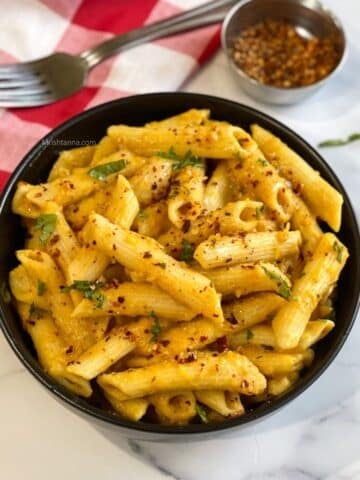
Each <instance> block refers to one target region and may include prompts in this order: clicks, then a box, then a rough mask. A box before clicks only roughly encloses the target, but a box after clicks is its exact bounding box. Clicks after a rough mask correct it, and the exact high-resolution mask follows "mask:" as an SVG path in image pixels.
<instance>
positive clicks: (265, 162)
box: [258, 157, 268, 167]
mask: <svg viewBox="0 0 360 480" xmlns="http://www.w3.org/2000/svg"><path fill="white" fill-rule="evenodd" d="M258 162H259V163H260V165H262V166H263V167H266V165H268V162H267V160H265V158H261V157H260V158H258Z"/></svg>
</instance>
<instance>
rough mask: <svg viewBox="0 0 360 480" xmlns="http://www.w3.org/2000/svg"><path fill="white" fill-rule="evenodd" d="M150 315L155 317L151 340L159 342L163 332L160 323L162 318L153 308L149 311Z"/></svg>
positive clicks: (151, 329)
mask: <svg viewBox="0 0 360 480" xmlns="http://www.w3.org/2000/svg"><path fill="white" fill-rule="evenodd" d="M149 317H151V318H152V319H153V324H152V325H151V328H150V332H151V334H152V336H151V338H150V341H151V342H157V340H158V338H159V336H160V334H161V325H160V320H159V317H158V316H157V315H156V313H155V312H154V311H153V310H151V312H150V313H149Z"/></svg>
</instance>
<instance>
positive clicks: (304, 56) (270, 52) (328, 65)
mask: <svg viewBox="0 0 360 480" xmlns="http://www.w3.org/2000/svg"><path fill="white" fill-rule="evenodd" d="M230 53H231V56H232V58H233V60H234V62H235V64H236V65H237V66H238V67H239V68H240V69H241V70H242V71H243V72H244V73H246V74H247V75H248V76H249V77H251V78H253V79H255V80H257V81H258V82H260V83H263V84H266V85H269V86H273V87H278V88H294V87H304V86H307V85H311V84H313V83H316V82H318V81H319V80H321V79H323V78H325V77H327V76H328V75H329V73H330V72H331V71H332V70H334V68H335V67H336V65H337V64H338V63H339V61H340V57H341V49H340V46H339V44H338V42H337V41H336V39H335V37H333V36H327V37H324V38H320V37H315V36H309V37H305V36H302V35H301V34H300V33H299V32H298V28H297V27H296V26H295V25H293V24H291V23H289V22H287V21H285V20H272V19H267V20H265V21H262V22H259V23H256V24H255V25H253V26H251V27H248V28H245V29H244V30H243V31H242V32H241V34H240V35H239V36H238V37H236V38H235V39H234V40H233V46H232V48H231V49H230Z"/></svg>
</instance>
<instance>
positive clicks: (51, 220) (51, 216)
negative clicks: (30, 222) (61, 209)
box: [35, 213, 57, 245]
mask: <svg viewBox="0 0 360 480" xmlns="http://www.w3.org/2000/svg"><path fill="white" fill-rule="evenodd" d="M56 221H57V216H56V215H55V213H44V214H43V215H40V216H39V217H38V218H37V219H36V222H35V228H36V229H37V230H41V233H40V237H39V240H40V243H42V244H43V245H45V244H46V243H47V242H48V240H49V238H50V237H51V235H52V234H53V233H54V230H55V227H56Z"/></svg>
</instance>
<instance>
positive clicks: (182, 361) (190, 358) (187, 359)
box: [178, 352, 196, 364]
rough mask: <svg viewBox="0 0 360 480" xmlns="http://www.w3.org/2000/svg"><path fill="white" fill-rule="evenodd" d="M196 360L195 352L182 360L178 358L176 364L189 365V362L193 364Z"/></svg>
mask: <svg viewBox="0 0 360 480" xmlns="http://www.w3.org/2000/svg"><path fill="white" fill-rule="evenodd" d="M195 360H196V352H190V353H189V355H187V356H186V357H184V358H180V359H179V360H178V363H181V364H182V363H191V362H195Z"/></svg>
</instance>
